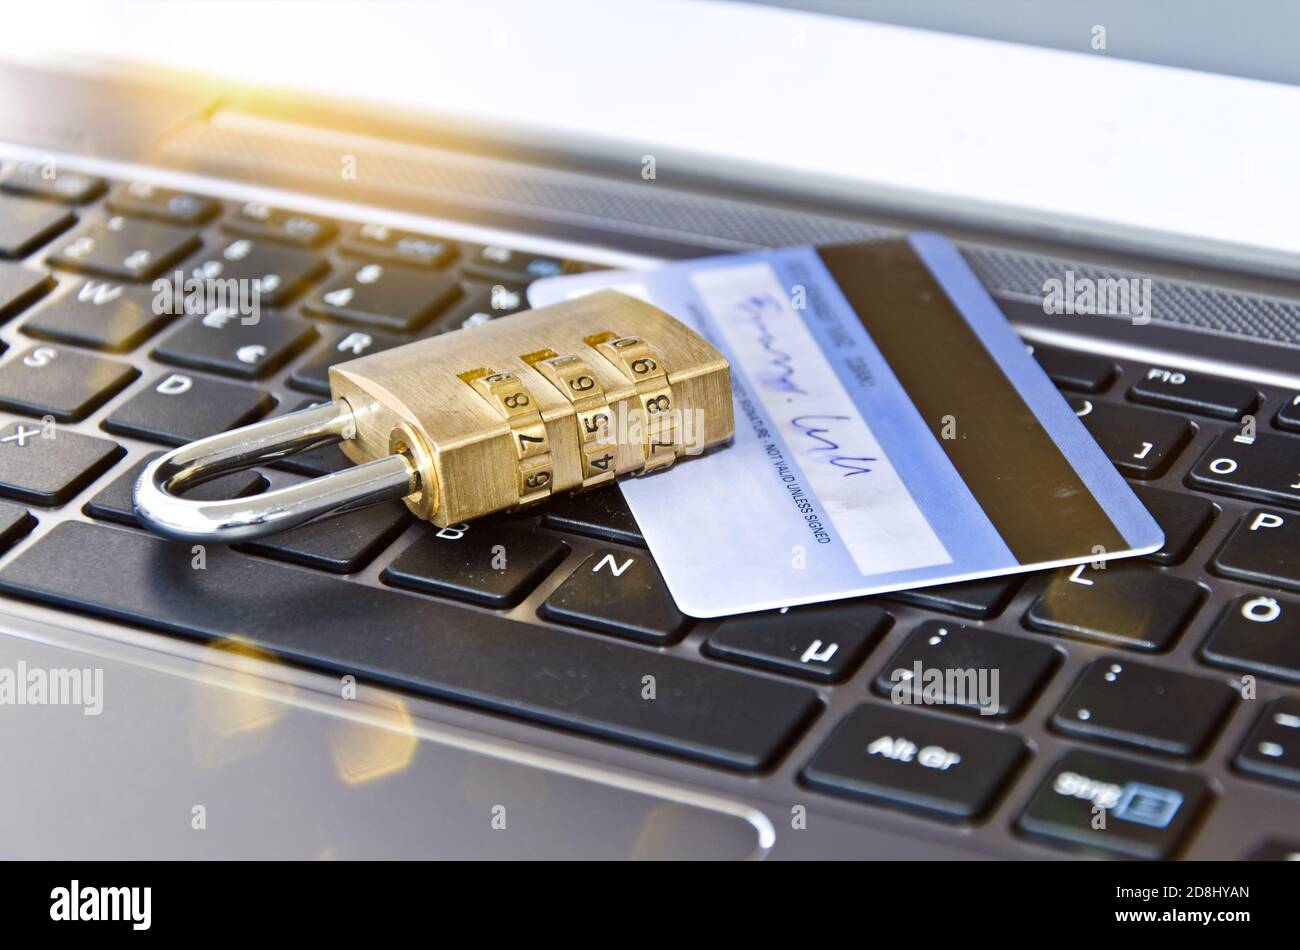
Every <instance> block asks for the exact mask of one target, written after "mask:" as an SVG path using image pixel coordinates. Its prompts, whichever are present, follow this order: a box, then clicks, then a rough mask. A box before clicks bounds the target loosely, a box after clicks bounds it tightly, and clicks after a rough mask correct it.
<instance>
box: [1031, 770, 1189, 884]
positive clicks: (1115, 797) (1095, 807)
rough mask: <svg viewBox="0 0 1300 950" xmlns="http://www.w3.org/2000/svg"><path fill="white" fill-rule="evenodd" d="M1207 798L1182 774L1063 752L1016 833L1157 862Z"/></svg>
mask: <svg viewBox="0 0 1300 950" xmlns="http://www.w3.org/2000/svg"><path fill="white" fill-rule="evenodd" d="M1209 794H1210V793H1209V791H1208V790H1207V789H1206V786H1205V783H1204V782H1203V781H1201V779H1199V778H1197V777H1196V776H1195V775H1191V774H1189V773H1186V772H1175V771H1172V770H1170V769H1162V768H1158V767H1156V766H1152V765H1145V764H1143V763H1141V762H1133V761H1130V760H1128V759H1121V758H1116V757H1113V756H1109V755H1099V754H1098V753H1095V752H1082V751H1074V752H1068V753H1066V754H1065V755H1064V756H1062V757H1061V759H1060V760H1059V761H1058V762H1057V763H1056V765H1055V766H1053V767H1052V769H1051V771H1049V772H1048V773H1047V776H1046V777H1045V778H1044V779H1043V783H1042V784H1041V785H1040V786H1039V787H1038V791H1036V792H1035V793H1034V797H1033V798H1032V799H1031V800H1030V802H1029V806H1028V807H1027V808H1026V809H1025V811H1024V813H1023V814H1022V815H1021V816H1020V821H1019V822H1018V823H1017V827H1019V829H1020V830H1021V831H1023V832H1024V833H1025V834H1027V835H1030V836H1033V837H1038V838H1046V839H1049V840H1052V841H1058V842H1065V843H1068V844H1073V845H1082V846H1083V847H1085V848H1092V849H1096V850H1099V851H1104V852H1109V853H1112V854H1116V855H1120V856H1123V857H1128V858H1165V857H1168V856H1169V855H1170V854H1172V853H1173V852H1174V851H1175V850H1177V848H1178V846H1179V844H1180V843H1181V842H1182V840H1183V839H1184V838H1185V837H1186V835H1187V832H1188V831H1189V830H1190V828H1191V826H1192V825H1193V824H1194V823H1195V822H1196V820H1197V818H1198V817H1199V815H1200V813H1201V811H1202V810H1203V809H1204V808H1205V805H1206V802H1207V801H1208V799H1209Z"/></svg>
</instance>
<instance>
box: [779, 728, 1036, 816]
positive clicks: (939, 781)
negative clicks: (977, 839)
mask: <svg viewBox="0 0 1300 950" xmlns="http://www.w3.org/2000/svg"><path fill="white" fill-rule="evenodd" d="M1026 754H1027V750H1026V747H1025V743H1024V742H1023V741H1022V740H1021V739H1019V738H1018V737H1017V736H1014V735H1012V734H1010V733H1007V732H1001V731H998V730H994V729H985V728H981V727H979V726H971V725H967V724H966V723H961V722H953V721H952V720H951V719H948V718H946V717H942V716H935V715H931V714H929V713H918V712H912V711H910V710H906V709H902V708H898V707H893V706H882V705H878V704H874V703H870V704H865V705H862V706H859V707H858V708H857V709H855V710H853V712H851V713H850V714H849V715H848V717H847V718H845V720H844V721H843V722H841V723H840V724H839V726H837V727H836V729H835V731H834V732H833V733H832V734H831V737H830V738H829V739H827V740H826V743H825V744H824V745H823V746H822V747H821V748H820V749H818V750H817V754H816V755H815V756H813V759H812V761H811V762H809V763H808V765H807V766H806V767H805V768H804V770H803V781H804V782H805V784H807V785H809V786H810V787H812V788H815V789H819V790H821V791H826V792H831V793H832V794H836V795H847V796H850V797H854V798H862V799H866V800H867V801H872V802H878V803H880V804H884V805H889V806H892V807H895V808H903V809H906V810H908V811H916V812H921V813H923V814H928V815H932V816H935V817H938V818H946V819H949V820H954V821H961V820H969V819H973V818H977V817H979V816H980V815H982V814H984V812H986V811H987V810H988V808H989V806H990V805H991V804H992V803H993V800H994V799H995V798H996V797H997V796H998V794H999V793H1000V792H1001V791H1002V789H1003V787H1004V786H1005V785H1006V784H1007V782H1008V781H1009V780H1010V779H1011V776H1012V775H1013V774H1014V773H1015V771H1016V770H1017V769H1018V768H1019V767H1020V763H1021V762H1022V761H1023V760H1024V758H1025V756H1026Z"/></svg>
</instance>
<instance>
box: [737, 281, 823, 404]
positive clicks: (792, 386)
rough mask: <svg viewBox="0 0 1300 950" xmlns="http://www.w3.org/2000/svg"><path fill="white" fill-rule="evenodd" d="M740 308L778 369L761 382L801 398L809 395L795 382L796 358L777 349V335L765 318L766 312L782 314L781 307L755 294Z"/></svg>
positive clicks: (768, 298) (744, 301)
mask: <svg viewBox="0 0 1300 950" xmlns="http://www.w3.org/2000/svg"><path fill="white" fill-rule="evenodd" d="M739 307H740V311H741V313H742V314H743V315H744V316H745V317H746V318H748V320H749V321H750V322H751V323H752V324H753V325H754V329H755V330H756V331H757V334H758V345H759V346H761V347H762V348H763V349H764V350H765V351H767V354H768V355H769V356H770V357H771V360H770V362H771V364H772V365H773V366H775V367H776V371H775V372H774V373H768V374H767V375H765V376H762V377H760V381H761V382H763V383H765V384H767V385H770V386H772V387H773V388H774V389H776V390H778V391H779V392H785V393H798V394H799V395H800V396H806V395H808V393H807V392H806V391H805V390H803V389H801V388H800V387H799V385H798V383H796V382H795V381H794V374H795V368H794V365H793V360H794V357H793V356H791V355H790V354H789V353H786V352H785V351H784V350H779V349H777V348H776V346H775V343H776V334H774V333H773V332H772V331H771V330H769V329H768V326H767V320H766V319H765V318H764V311H768V312H775V313H780V312H781V305H780V304H779V303H777V301H775V300H773V299H772V298H771V297H766V296H763V295H762V294H753V295H752V296H750V297H748V298H746V299H745V300H742V301H741V302H740V304H739Z"/></svg>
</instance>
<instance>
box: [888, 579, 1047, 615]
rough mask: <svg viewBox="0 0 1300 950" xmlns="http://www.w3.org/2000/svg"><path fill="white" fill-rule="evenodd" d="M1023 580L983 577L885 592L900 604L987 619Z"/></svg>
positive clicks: (999, 609) (1012, 594)
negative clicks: (981, 578) (955, 582)
mask: <svg viewBox="0 0 1300 950" xmlns="http://www.w3.org/2000/svg"><path fill="white" fill-rule="evenodd" d="M1023 580H1024V578H1021V577H1015V576H1011V577H987V578H984V579H983V580H978V581H963V582H962V583H960V584H937V585H935V586H934V587H919V588H917V589H916V590H900V591H894V592H893V593H890V594H886V595H885V596H886V597H887V598H888V599H889V600H893V601H897V602H898V603H901V604H912V605H914V606H916V607H927V608H929V609H930V610H940V611H943V612H944V613H946V614H960V615H961V616H963V617H975V618H976V619H980V620H987V619H988V618H989V617H994V616H996V615H998V614H1000V613H1002V608H1004V607H1006V605H1007V604H1008V603H1009V602H1010V601H1011V598H1012V597H1014V596H1015V593H1016V591H1017V590H1019V589H1020V584H1021V582H1022V581H1023Z"/></svg>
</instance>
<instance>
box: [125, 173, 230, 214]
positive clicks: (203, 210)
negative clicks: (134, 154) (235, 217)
mask: <svg viewBox="0 0 1300 950" xmlns="http://www.w3.org/2000/svg"><path fill="white" fill-rule="evenodd" d="M108 206H109V208H111V209H112V210H113V211H116V212H117V213H118V214H126V215H131V216H133V217H137V218H153V219H154V220H156V221H167V222H169V223H171V224H191V225H198V224H203V223H204V222H205V221H207V220H209V219H210V218H212V217H214V216H215V215H216V213H217V212H218V211H219V210H221V203H220V202H219V201H217V200H216V199H215V198H209V197H207V196H206V195H196V194H193V193H192V192H188V191H177V190H175V189H174V188H160V187H158V186H157V185H151V184H149V183H148V182H143V181H136V182H132V183H131V184H129V185H127V186H126V187H124V188H122V189H120V190H118V191H117V192H115V193H114V194H112V195H110V196H109V199H108Z"/></svg>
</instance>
